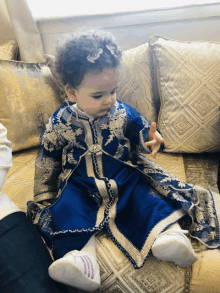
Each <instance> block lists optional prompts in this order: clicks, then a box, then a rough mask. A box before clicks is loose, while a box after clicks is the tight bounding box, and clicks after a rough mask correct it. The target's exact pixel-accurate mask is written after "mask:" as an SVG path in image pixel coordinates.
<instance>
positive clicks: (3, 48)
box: [0, 40, 18, 60]
mask: <svg viewBox="0 0 220 293" xmlns="http://www.w3.org/2000/svg"><path fill="white" fill-rule="evenodd" d="M17 54H18V43H17V42H16V41H15V40H8V41H7V42H5V43H4V44H1V45H0V59H2V60H16V59H17Z"/></svg>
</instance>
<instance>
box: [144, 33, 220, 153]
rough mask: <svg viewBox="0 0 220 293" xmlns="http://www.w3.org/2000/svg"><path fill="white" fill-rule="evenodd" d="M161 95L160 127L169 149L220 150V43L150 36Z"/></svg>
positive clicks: (192, 151)
mask: <svg viewBox="0 0 220 293" xmlns="http://www.w3.org/2000/svg"><path fill="white" fill-rule="evenodd" d="M149 44H150V48H151V50H152V53H153V57H154V60H155V61H156V67H157V80H158V87H159V94H160V102H161V106H160V112H159V116H158V127H159V128H160V130H161V131H162V134H163V137H164V139H165V144H166V150H165V151H166V152H188V153H199V152H214V151H219V150H220V133H219V126H220V121H219V106H220V105H219V101H220V43H211V42H205V41H198V42H182V41H175V40H170V39H168V38H165V37H162V36H158V35H153V36H151V37H150V39H149Z"/></svg>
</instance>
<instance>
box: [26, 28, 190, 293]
mask: <svg viewBox="0 0 220 293" xmlns="http://www.w3.org/2000/svg"><path fill="white" fill-rule="evenodd" d="M121 59H122V52H121V50H120V49H119V47H118V45H117V43H116V41H115V38H114V37H113V35H112V34H111V33H108V32H105V31H102V30H98V29H96V30H95V29H87V30H80V31H78V32H76V33H73V34H71V35H70V36H69V38H67V39H66V40H65V42H64V43H62V44H61V45H59V46H58V47H57V50H56V55H55V68H56V72H57V75H58V76H59V78H60V82H62V84H63V85H64V87H65V92H66V94H67V96H68V100H67V101H65V102H64V103H63V105H62V106H61V107H60V108H59V109H58V110H57V111H56V112H55V113H54V114H53V115H52V116H51V118H50V119H49V121H48V123H47V125H46V126H45V129H44V131H43V133H42V135H41V138H40V143H41V146H40V149H39V152H38V155H37V159H36V171H35V191H34V193H35V202H37V203H38V205H37V206H38V208H39V210H37V208H36V205H35V210H34V208H33V204H28V209H29V214H31V213H32V215H33V214H35V216H34V217H33V218H32V222H33V223H34V224H36V225H37V227H38V229H39V230H40V232H41V234H42V236H43V237H44V239H45V242H46V243H47V245H48V246H49V247H50V248H51V249H52V253H53V256H54V259H55V261H54V262H53V264H52V265H51V266H50V267H49V274H50V276H51V278H52V279H54V280H56V281H58V282H61V283H64V284H67V285H70V286H73V287H77V288H80V289H83V290H85V291H94V290H96V289H97V288H98V287H99V286H100V271H99V265H98V263H97V259H96V250H95V236H94V235H95V233H97V232H98V231H100V230H102V229H104V228H105V229H106V231H107V233H108V234H109V235H110V237H111V239H112V241H113V242H114V243H115V244H116V245H117V246H118V247H119V249H121V251H122V252H123V253H124V254H125V255H126V256H127V257H128V259H129V260H130V261H131V263H132V264H133V266H134V268H135V269H138V268H140V267H142V266H143V265H144V262H145V260H146V258H147V256H148V254H149V252H150V251H151V250H152V252H153V254H154V256H155V257H157V258H159V259H162V260H167V261H173V262H175V263H176V264H178V265H179V266H182V267H185V266H189V265H191V264H192V263H194V262H195V261H196V256H195V253H194V251H193V249H192V246H191V244H190V242H189V240H188V238H187V237H186V236H185V235H184V234H185V233H187V231H185V230H181V228H180V226H179V224H178V223H177V221H178V220H179V219H181V218H182V217H183V216H184V215H185V214H186V213H185V211H184V210H183V209H182V206H181V203H180V202H179V201H172V200H168V199H167V198H166V196H164V195H168V192H169V191H170V192H172V191H171V190H174V189H175V192H178V191H180V190H181V192H182V193H183V192H185V190H187V191H188V190H189V188H190V187H189V186H187V185H186V184H185V185H182V187H179V188H178V191H177V189H176V188H175V187H173V186H172V183H170V182H169V185H168V184H167V183H161V182H168V181H171V180H170V178H171V177H169V178H168V180H167V181H162V180H161V178H162V177H160V176H165V175H163V170H162V169H161V168H160V167H159V166H157V165H156V166H157V167H154V166H155V165H153V164H154V163H152V162H151V161H150V160H148V159H147V158H146V157H145V156H143V155H142V153H149V152H150V151H151V155H152V157H153V158H156V154H157V152H158V151H159V150H162V149H163V148H164V146H163V142H164V140H163V138H162V136H161V134H160V133H159V130H158V129H156V123H152V125H150V123H149V121H148V120H147V119H146V118H145V117H143V116H142V115H141V114H140V113H138V112H137V111H136V110H135V109H134V108H132V107H131V106H130V105H127V104H126V103H123V102H121V101H119V100H117V99H116V92H117V87H118V80H119V76H120V69H121V68H120V64H121ZM149 174H150V175H149ZM152 174H153V175H152ZM155 175H158V179H153V178H155V177H153V176H155ZM155 180H156V181H155ZM159 181H160V184H162V186H166V187H164V188H163V187H162V188H161V189H160V190H161V193H159V192H158V191H156V189H155V188H156V186H159V185H158V182H159ZM170 186H171V187H170ZM154 187H155V188H154ZM167 190H168V191H167ZM175 194H176V193H175ZM42 204H43V206H42Z"/></svg>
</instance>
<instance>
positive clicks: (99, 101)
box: [65, 69, 119, 117]
mask: <svg viewBox="0 0 220 293" xmlns="http://www.w3.org/2000/svg"><path fill="white" fill-rule="evenodd" d="M118 78H119V70H117V69H105V70H103V72H101V73H96V74H94V73H88V74H87V75H85V77H84V79H83V81H82V83H81V84H80V86H79V87H78V88H77V90H75V89H73V88H70V87H68V86H66V87H65V90H66V93H67V95H68V97H69V99H70V100H71V101H72V102H76V103H77V106H78V108H79V109H80V110H82V111H83V112H85V113H87V114H89V115H91V116H94V117H97V116H103V115H104V114H105V113H106V112H107V111H108V109H110V108H111V107H112V106H113V105H114V104H115V101H116V88H117V85H118Z"/></svg>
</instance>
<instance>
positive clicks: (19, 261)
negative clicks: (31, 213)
mask: <svg viewBox="0 0 220 293" xmlns="http://www.w3.org/2000/svg"><path fill="white" fill-rule="evenodd" d="M51 263H52V259H51V257H50V254H49V252H48V250H47V248H46V246H45V244H44V242H43V241H42V239H41V236H40V234H39V233H38V231H37V230H36V228H35V227H34V226H33V225H32V224H31V223H30V222H29V220H28V219H27V218H26V215H25V213H23V212H16V213H13V214H11V215H8V216H6V217H5V218H3V219H2V220H0V292H1V293H27V292H29V293H61V292H62V293H67V292H68V290H67V287H66V286H64V285H63V284H60V283H57V282H55V281H53V280H52V279H51V278H50V276H49V274H48V267H49V266H50V265H51Z"/></svg>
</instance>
